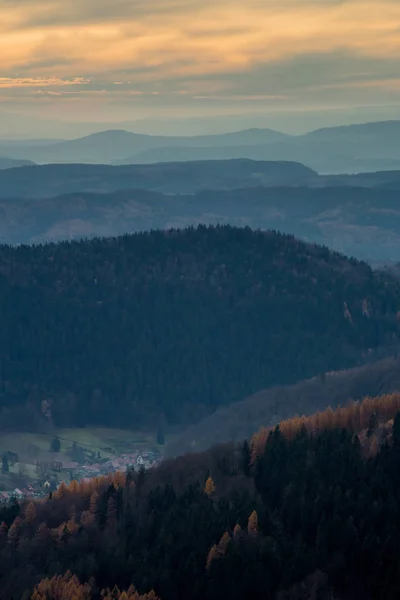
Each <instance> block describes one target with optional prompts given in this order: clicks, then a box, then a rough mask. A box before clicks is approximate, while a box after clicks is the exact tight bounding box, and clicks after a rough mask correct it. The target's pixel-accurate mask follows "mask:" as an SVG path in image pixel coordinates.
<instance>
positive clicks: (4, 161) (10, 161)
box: [0, 156, 35, 170]
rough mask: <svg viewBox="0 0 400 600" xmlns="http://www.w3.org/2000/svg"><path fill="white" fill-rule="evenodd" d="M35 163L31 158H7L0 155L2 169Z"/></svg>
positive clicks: (0, 167)
mask: <svg viewBox="0 0 400 600" xmlns="http://www.w3.org/2000/svg"><path fill="white" fill-rule="evenodd" d="M34 164H35V163H34V162H32V161H31V160H24V159H17V158H5V157H2V156H0V169H1V170H3V169H14V168H15V167H27V166H33V165H34Z"/></svg>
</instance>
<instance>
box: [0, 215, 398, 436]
mask: <svg viewBox="0 0 400 600" xmlns="http://www.w3.org/2000/svg"><path fill="white" fill-rule="evenodd" d="M384 278H386V281H384ZM399 310H400V283H399V282H398V281H397V280H395V279H390V277H389V275H384V276H383V275H380V274H379V273H374V272H373V271H372V270H371V268H370V267H369V266H368V265H366V264H365V263H361V262H357V261H356V260H352V259H348V258H346V257H344V256H342V255H340V254H337V253H333V252H330V251H329V250H328V249H327V248H324V247H320V246H315V245H307V244H305V243H302V242H299V241H298V240H296V239H295V238H294V237H291V236H288V235H281V234H278V233H274V232H257V231H252V230H250V229H237V228H233V227H215V228H214V227H205V226H200V227H198V228H197V229H194V228H190V229H186V230H183V231H165V232H161V231H154V232H150V233H143V234H136V235H131V236H128V235H126V236H122V237H119V238H108V239H94V240H91V241H84V242H79V243H78V242H75V243H59V244H48V245H44V246H33V247H30V246H20V247H17V248H14V247H8V246H3V247H0V314H1V315H3V319H2V327H1V328H0V348H2V349H3V350H2V351H1V352H2V355H1V362H0V366H1V373H0V376H1V382H0V403H1V416H0V418H1V424H2V427H3V428H10V427H14V426H17V427H18V428H23V427H29V429H30V430H31V429H32V427H34V426H35V425H36V426H40V424H41V422H43V420H46V419H48V418H50V419H51V420H52V421H53V423H54V424H55V425H56V426H71V425H82V426H84V425H86V424H102V425H103V424H104V425H108V426H113V425H114V426H118V425H122V424H123V425H124V426H128V427H138V426H139V425H140V426H146V425H149V424H150V423H152V424H154V421H155V420H159V419H161V417H163V418H164V419H166V421H167V423H171V424H180V425H182V424H187V423H189V422H194V421H196V420H198V419H199V418H201V417H203V416H205V415H207V414H210V413H211V412H213V411H214V410H215V409H216V408H218V407H219V406H221V405H224V404H230V403H232V402H234V401H237V400H241V399H242V398H244V397H246V396H248V395H249V394H251V393H254V392H256V391H258V390H260V389H263V388H265V387H268V386H270V385H274V384H283V383H291V382H296V381H298V380H301V379H304V378H307V377H311V376H314V375H317V374H319V373H323V372H325V371H328V370H334V369H341V368H343V367H350V366H353V365H356V364H360V363H362V362H363V361H364V360H365V359H366V358H367V357H371V356H374V354H375V353H377V352H392V347H394V346H396V343H397V340H398V334H399V321H398V317H397V314H398V311H399ZM5 349H7V352H6V351H5ZM44 401H45V402H44ZM43 407H45V408H43Z"/></svg>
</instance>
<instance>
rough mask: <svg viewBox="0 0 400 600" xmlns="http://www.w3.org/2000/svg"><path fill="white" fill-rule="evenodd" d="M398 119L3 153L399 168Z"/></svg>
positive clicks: (118, 135) (101, 140) (116, 136)
mask: <svg viewBox="0 0 400 600" xmlns="http://www.w3.org/2000/svg"><path fill="white" fill-rule="evenodd" d="M399 131H400V121H382V122H375V123H365V124H361V125H346V126H341V127H328V128H323V129H317V130H314V131H311V132H309V133H306V134H303V135H297V136H292V135H288V134H284V133H281V132H278V131H274V130H271V129H256V128H253V129H247V130H243V131H237V132H232V133H224V134H215V135H203V136H187V137H185V136H155V135H146V134H136V133H131V132H127V131H124V130H108V131H103V132H98V133H95V134H91V135H89V136H85V137H83V138H80V139H75V140H67V141H63V142H58V143H55V144H50V145H45V146H44V145H43V144H42V145H39V146H29V147H28V146H27V145H20V146H17V145H15V144H12V145H10V148H9V149H8V152H7V155H8V156H10V157H12V158H24V159H30V160H33V161H35V162H37V163H41V164H44V163H51V162H52V163H62V162H66V163H76V162H84V163H96V164H98V163H108V164H128V163H129V164H133V163H138V164H143V163H154V162H160V161H161V162H165V161H167V162H175V161H191V160H209V159H215V160H222V159H223V160H226V159H231V158H248V159H253V160H266V161H267V160H280V161H296V162H301V163H303V164H305V165H307V166H309V167H310V168H312V169H314V170H316V171H318V172H321V173H354V172H361V171H373V170H378V169H394V168H400V137H399Z"/></svg>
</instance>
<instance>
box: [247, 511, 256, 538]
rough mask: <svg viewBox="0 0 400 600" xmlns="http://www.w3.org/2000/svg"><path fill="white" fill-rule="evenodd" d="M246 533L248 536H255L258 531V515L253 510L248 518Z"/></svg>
mask: <svg viewBox="0 0 400 600" xmlns="http://www.w3.org/2000/svg"><path fill="white" fill-rule="evenodd" d="M247 531H248V532H249V533H250V534H255V533H257V531H258V515H257V513H256V511H255V510H253V512H252V513H251V515H250V516H249V522H248V524H247Z"/></svg>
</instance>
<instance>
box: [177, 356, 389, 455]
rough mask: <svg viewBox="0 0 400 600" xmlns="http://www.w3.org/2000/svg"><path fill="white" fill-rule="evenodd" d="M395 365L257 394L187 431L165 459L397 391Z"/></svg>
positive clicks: (381, 364)
mask: <svg viewBox="0 0 400 600" xmlns="http://www.w3.org/2000/svg"><path fill="white" fill-rule="evenodd" d="M399 367H400V361H399V359H398V358H386V359H382V360H379V361H377V362H374V363H368V364H366V365H363V366H361V367H356V368H353V369H346V370H344V371H338V372H331V373H324V374H321V375H319V376H317V377H313V378H312V379H309V380H306V381H300V382H298V383H295V384H294V385H287V386H277V387H273V388H270V389H267V390H261V391H259V392H257V393H256V394H253V395H252V396H250V397H249V398H246V399H244V400H241V401H240V402H236V403H235V404H234V405H231V406H224V407H221V408H219V409H218V410H217V411H216V412H215V413H213V414H212V415H210V416H208V417H205V418H204V419H202V420H201V421H199V422H198V423H196V424H194V425H192V426H190V427H188V428H187V429H186V430H184V431H183V432H182V433H181V434H180V435H179V436H177V437H176V438H175V439H174V441H173V443H171V444H169V445H168V448H167V450H168V454H169V456H174V455H179V454H182V453H185V452H188V451H193V450H196V451H197V452H198V451H201V450H204V449H206V448H209V447H210V446H212V445H213V444H217V443H218V444H219V443H226V442H230V441H235V442H241V441H243V440H245V439H246V438H248V437H250V436H251V435H252V434H253V432H254V431H258V430H259V428H260V427H262V426H273V425H276V424H277V423H279V422H280V421H282V420H284V419H288V418H289V417H291V416H293V415H296V414H298V415H312V414H313V413H315V412H317V411H320V410H324V409H325V408H326V407H328V406H330V407H332V408H335V407H337V406H338V405H339V404H340V405H342V406H344V405H346V404H347V403H348V402H349V401H350V400H361V399H362V398H364V397H365V396H377V395H379V394H390V393H392V392H396V391H397V392H398V391H400V368H399Z"/></svg>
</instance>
